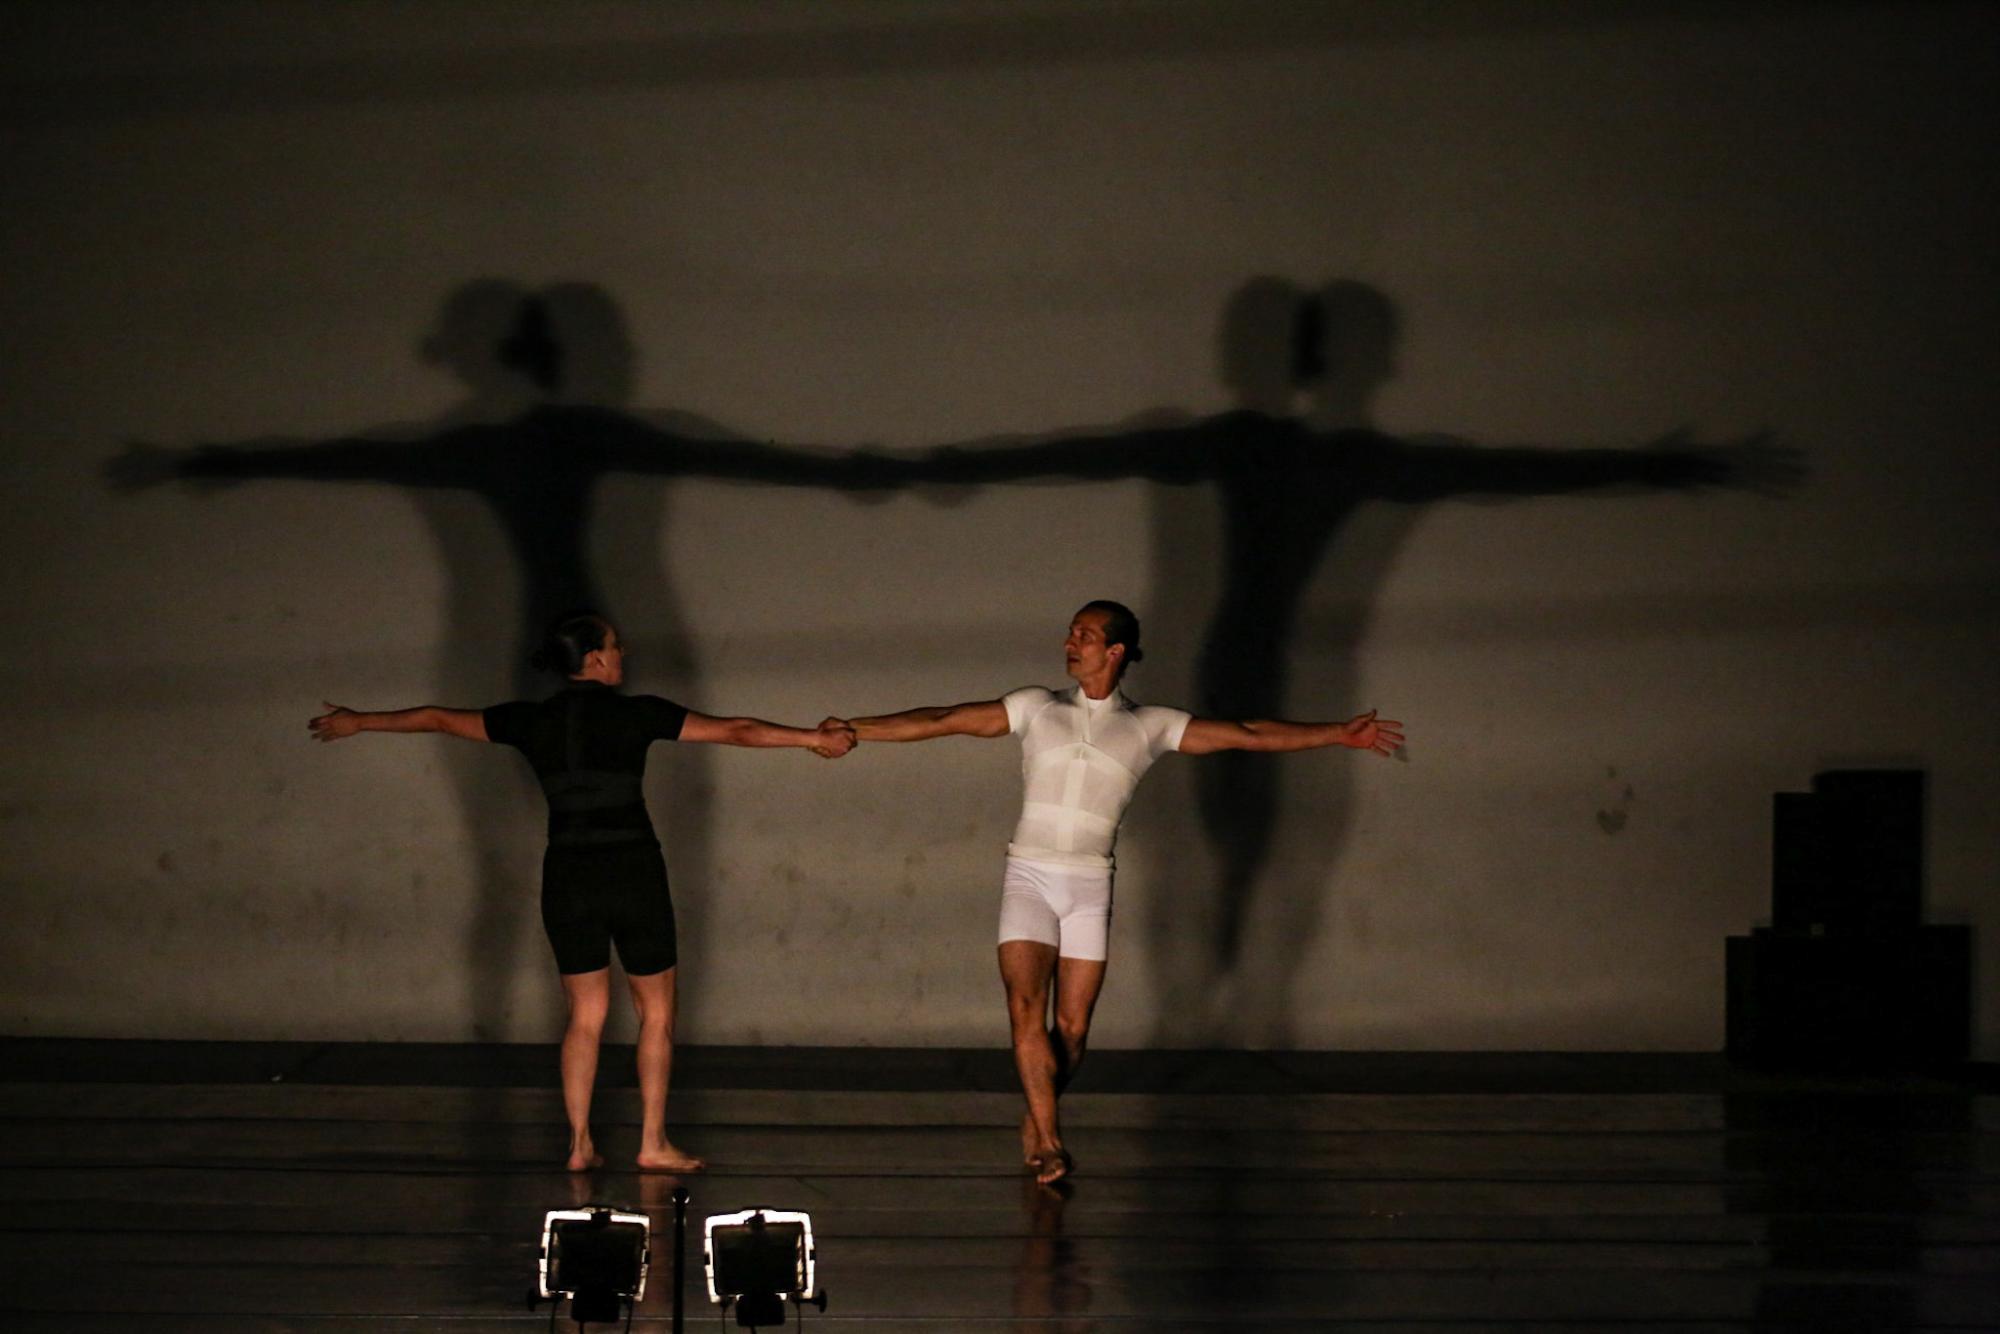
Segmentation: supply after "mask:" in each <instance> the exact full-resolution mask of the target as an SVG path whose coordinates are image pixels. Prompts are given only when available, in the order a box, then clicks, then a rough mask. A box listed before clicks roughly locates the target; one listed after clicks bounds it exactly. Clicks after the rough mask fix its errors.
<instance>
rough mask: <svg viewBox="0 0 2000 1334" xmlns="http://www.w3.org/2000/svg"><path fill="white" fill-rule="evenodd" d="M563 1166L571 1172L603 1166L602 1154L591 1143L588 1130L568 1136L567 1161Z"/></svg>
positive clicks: (585, 1170) (586, 1170)
mask: <svg viewBox="0 0 2000 1334" xmlns="http://www.w3.org/2000/svg"><path fill="white" fill-rule="evenodd" d="M563 1166H564V1167H567V1168H568V1169H569V1170H570V1171H572V1172H588V1171H590V1170H591V1169H592V1168H596V1167H602V1166H604V1155H603V1154H601V1153H599V1152H598V1151H597V1149H596V1148H595V1146H593V1145H592V1144H591V1142H590V1132H589V1131H585V1132H584V1133H583V1134H581V1135H571V1136H570V1137H569V1161H568V1162H567V1163H564V1164H563Z"/></svg>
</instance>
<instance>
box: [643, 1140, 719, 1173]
mask: <svg viewBox="0 0 2000 1334" xmlns="http://www.w3.org/2000/svg"><path fill="white" fill-rule="evenodd" d="M707 1166H708V1164H707V1163H705V1162H703V1161H702V1160H701V1159H699V1158H697V1157H695V1156H694V1155H693V1154H691V1153H682V1152H681V1151H680V1150H679V1149H676V1148H675V1147H674V1146H673V1145H672V1144H671V1143H669V1142H668V1141H666V1140H661V1141H660V1142H659V1143H658V1144H655V1145H653V1146H652V1147H651V1148H642V1149H640V1150H639V1170H640V1171H642V1172H699V1171H701V1169H702V1168H704V1167H707Z"/></svg>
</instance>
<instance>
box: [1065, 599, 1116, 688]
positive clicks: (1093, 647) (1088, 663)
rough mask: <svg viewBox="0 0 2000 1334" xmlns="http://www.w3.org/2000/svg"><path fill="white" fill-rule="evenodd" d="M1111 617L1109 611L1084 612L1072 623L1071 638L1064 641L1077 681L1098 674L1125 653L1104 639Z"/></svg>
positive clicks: (1067, 665) (1068, 664)
mask: <svg viewBox="0 0 2000 1334" xmlns="http://www.w3.org/2000/svg"><path fill="white" fill-rule="evenodd" d="M1110 619H1111V617H1110V615H1109V614H1108V613H1106V612H1101V611H1080V612H1078V613H1077V614H1076V619H1075V620H1073V621H1071V622H1070V623H1069V638H1067V639H1065V640H1063V662H1064V666H1065V669H1066V670H1067V671H1068V672H1069V674H1070V675H1071V676H1073V677H1075V678H1076V679H1077V680H1079V681H1081V680H1083V679H1084V678H1085V677H1089V676H1096V675H1098V674H1099V673H1101V672H1102V671H1103V670H1104V668H1105V665H1106V664H1107V663H1112V662H1115V661H1116V660H1117V657H1118V655H1119V654H1120V653H1122V652H1124V650H1123V649H1113V648H1111V647H1110V646H1109V645H1107V644H1106V643H1105V642H1104V624H1105V622H1106V621H1108V620H1110Z"/></svg>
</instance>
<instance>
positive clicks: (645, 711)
mask: <svg viewBox="0 0 2000 1334" xmlns="http://www.w3.org/2000/svg"><path fill="white" fill-rule="evenodd" d="M534 663H535V666H537V667H540V668H544V669H549V670H554V671H557V672H560V673H562V674H563V675H564V676H565V677H566V678H568V679H567V681H566V682H565V683H564V686H563V689H561V690H560V691H558V692H557V693H556V694H554V695H551V696H550V697H549V698H547V699H545V700H541V701H539V702H534V703H530V702H520V701H517V702H515V703H511V704H496V705H494V706H493V707H492V708H489V709H484V710H480V709H441V708H436V707H433V706H426V707H423V708H416V709H399V710H396V711H395V712H391V713H363V712H358V711H356V710H354V709H346V708H342V707H340V706H339V705H337V704H328V705H327V706H326V707H327V710H328V711H327V712H326V713H323V714H321V715H320V716H319V717H317V718H314V719H313V720H312V721H311V722H310V723H308V724H307V726H308V727H310V728H311V729H312V734H313V735H314V736H315V737H317V738H318V739H319V740H321V741H339V740H341V739H342V738H343V737H350V736H353V735H354V734H355V733H356V732H446V733H449V734H450V735H452V736H458V737H464V738H465V739H467V740H468V741H497V742H499V743H501V744H503V745H509V746H513V747H515V748H516V749H518V750H519V751H521V752H522V754H524V755H526V756H527V759H528V763H529V764H531V765H533V766H534V770H535V776H536V777H537V778H538V779H540V780H541V785H542V793H543V795H544V796H546V797H547V798H548V802H549V848H548V852H547V853H546V854H545V856H544V857H543V860H542V925H543V927H544V928H545V929H546V930H547V931H548V936H549V944H550V945H552V946H553V947H554V949H555V955H556V967H557V968H558V969H559V970H560V971H561V973H562V984H563V996H564V999H565V1000H566V1001H567V1002H568V1005H569V1026H568V1028H567V1029H566V1030H565V1031H564V1033H563V1042H562V1082H563V1108H564V1110H565V1111H566V1112H567V1113H568V1114H569V1134H570V1139H569V1163H568V1166H569V1170H570V1171H572V1172H581V1171H586V1170H588V1169H590V1168H593V1167H597V1166H599V1165H601V1164H602V1162H603V1161H604V1160H603V1159H602V1158H601V1157H600V1156H599V1155H598V1153H597V1149H596V1146H595V1145H594V1143H593V1142H592V1140H591V1135H590V1096H591V1090H592V1087H593V1085H594V1084H595V1083H596V1080H597V1046H598V1039H599V1037H600V1035H601V1034H602V1033H603V1031H604V1020H605V1017H606V1015H607V1014H608V1013H609V1011H610V1008H611V954H610V946H611V945H612V944H616V945H617V947H618V961H619V962H620V963H621V964H622V965H623V966H624V968H625V978H626V981H627V982H629V983H630V984H631V987H632V1004H633V1008H634V1009H635V1010H636V1011H637V1012H638V1016H639V1095H640V1101H641V1105H642V1107H643V1115H642V1122H641V1128H640V1138H639V1166H640V1167H641V1168H647V1169H652V1170H654V1171H664V1172H693V1171H698V1170H700V1168H701V1167H702V1161H701V1159H699V1158H696V1157H694V1156H693V1155H691V1154H687V1153H684V1152H682V1151H681V1150H680V1149H678V1148H675V1147H674V1145H673V1144H672V1143H671V1142H670V1141H669V1140H668V1139H667V1129H666V1122H667V1078H668V1073H669V1070H670V1068H671V1065H672V1060H673V1035H674V964H675V961H676V958H677V952H676V949H675V942H674V909H673V902H672V900H671V899H670V898H669V897H668V895H667V870H666V863H665V861H664V859H663V858H662V857H661V855H660V843H659V840H658V838H656V837H655V836H654V834H653V825H652V821H651V820H649V819H648V818H647V816H646V805H645V798H644V795H643V794H642V792H641V790H640V780H641V777H642V776H643V774H644V772H645V767H646V748H647V747H648V746H649V745H651V744H652V743H653V742H655V741H708V742H717V743H720V744H723V745H731V746H800V747H804V748H807V749H810V750H812V751H813V752H814V753H815V754H818V755H821V756H824V757H825V758H827V759H838V758H839V757H840V756H842V755H845V754H846V753H847V752H848V751H849V750H850V749H851V748H852V747H853V745H854V732H853V729H851V728H849V727H846V726H845V725H833V726H826V725H822V726H821V727H819V728H817V729H808V728H803V727H783V726H780V725H778V724H776V723H767V722H764V721H762V720H761V719H757V718H711V717H709V716H707V715H706V714H701V713H696V712H694V711H693V710H691V709H686V708H683V707H681V706H680V705H678V704H675V703H673V702H672V701H671V700H665V699H660V698H659V697H657V696H654V695H632V696H627V695H621V694H618V693H617V691H616V689H615V687H617V686H618V685H619V684H620V683H622V682H623V681H624V679H625V654H624V650H623V649H622V648H621V647H620V645H619V640H618V631H617V630H616V629H615V628H614V627H613V626H612V625H611V623H610V622H609V621H607V620H605V619H604V618H603V617H602V616H598V615H596V614H595V613H591V612H583V613H578V614H576V615H573V616H568V617H564V618H563V619H562V620H560V621H558V622H557V623H556V624H555V625H554V626H552V627H551V628H550V630H549V633H548V637H547V639H546V641H545V642H544V643H543V645H542V647H541V649H540V650H539V651H538V652H537V653H536V654H535V658H534Z"/></svg>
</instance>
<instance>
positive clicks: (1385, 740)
mask: <svg viewBox="0 0 2000 1334" xmlns="http://www.w3.org/2000/svg"><path fill="white" fill-rule="evenodd" d="M1402 744H1403V725H1402V724H1401V723H1399V722H1396V721H1395V720H1394V719H1390V718H1377V717H1376V716H1375V710H1373V709H1370V710H1369V711H1368V712H1366V713H1362V714H1356V715H1355V716H1354V717H1352V718H1349V719H1348V720H1347V721H1346V722H1344V723H1288V722H1284V721H1281V720H1278V719H1262V718H1260V719H1255V720H1251V721H1246V722H1230V721H1227V720H1225V719H1221V718H1192V719H1189V720H1188V725H1187V730H1186V731H1185V732H1183V733H1181V746H1180V749H1181V754H1183V755H1212V754H1214V753H1215V752H1216V751H1219V750H1267V751H1280V750H1318V749H1319V748H1320V747H1322V746H1348V747H1350V748H1352V749H1354V750H1372V751H1374V752H1375V753H1376V754H1377V755H1393V754H1395V753H1396V750H1397V748H1398V747H1399V746H1401V745H1402Z"/></svg>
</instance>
